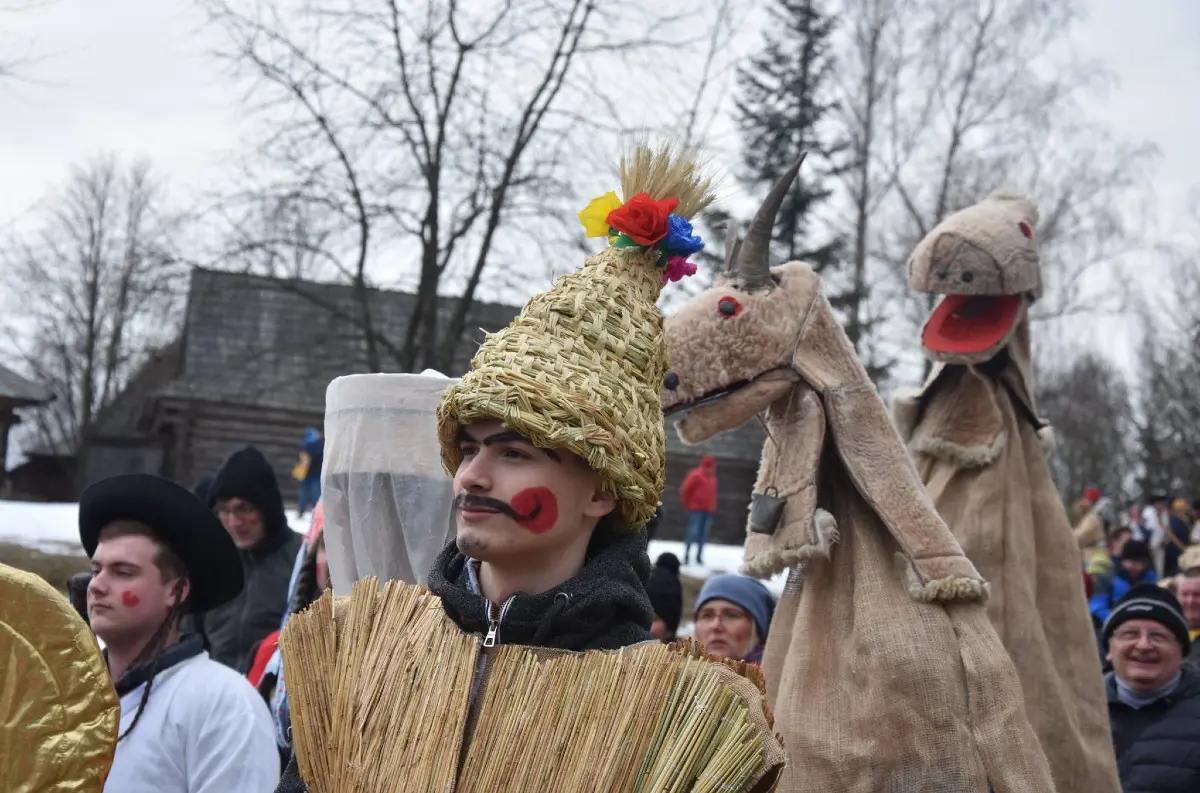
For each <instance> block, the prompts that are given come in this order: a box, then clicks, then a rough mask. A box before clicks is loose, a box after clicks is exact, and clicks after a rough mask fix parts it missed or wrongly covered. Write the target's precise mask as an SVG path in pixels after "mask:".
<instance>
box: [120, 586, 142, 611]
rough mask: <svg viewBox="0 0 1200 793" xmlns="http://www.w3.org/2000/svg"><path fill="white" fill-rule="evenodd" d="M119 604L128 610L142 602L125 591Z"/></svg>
mask: <svg viewBox="0 0 1200 793" xmlns="http://www.w3.org/2000/svg"><path fill="white" fill-rule="evenodd" d="M121 602H122V603H124V604H125V605H126V606H128V607H129V608H133V607H134V606H136V605H137V604H139V603H141V602H142V600H141V598H139V597H138V596H137V595H135V594H133V593H132V592H130V591H129V590H128V589H127V590H125V591H124V592H122V593H121Z"/></svg>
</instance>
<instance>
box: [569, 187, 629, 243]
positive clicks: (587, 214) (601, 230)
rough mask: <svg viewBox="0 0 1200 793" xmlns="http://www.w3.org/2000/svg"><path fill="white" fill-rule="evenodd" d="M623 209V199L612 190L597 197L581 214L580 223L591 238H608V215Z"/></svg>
mask: <svg viewBox="0 0 1200 793" xmlns="http://www.w3.org/2000/svg"><path fill="white" fill-rule="evenodd" d="M620 208H621V199H620V198H618V197H617V194H616V193H614V192H613V191H612V190H609V191H608V192H607V193H605V194H604V195H602V196H597V197H596V198H593V199H592V200H591V201H589V202H588V205H587V206H586V207H584V208H583V211H582V212H580V213H579V222H580V223H582V224H583V229H584V231H585V232H586V233H587V235H588V236H589V237H607V236H608V232H609V225H608V213H609V212H612V211H613V210H614V209H620Z"/></svg>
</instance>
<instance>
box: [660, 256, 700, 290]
mask: <svg viewBox="0 0 1200 793" xmlns="http://www.w3.org/2000/svg"><path fill="white" fill-rule="evenodd" d="M695 274H696V265H695V264H693V263H692V262H689V261H688V260H687V257H684V256H671V257H668V259H667V266H666V267H665V268H664V269H663V277H662V278H663V283H664V284H665V283H666V282H667V281H678V280H680V279H681V278H686V277H687V276H689V275H695Z"/></svg>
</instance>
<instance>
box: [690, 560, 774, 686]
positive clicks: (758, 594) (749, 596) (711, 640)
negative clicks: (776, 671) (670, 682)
mask: <svg viewBox="0 0 1200 793" xmlns="http://www.w3.org/2000/svg"><path fill="white" fill-rule="evenodd" d="M774 612H775V600H774V599H773V598H772V597H771V593H770V592H768V591H767V588H766V587H765V586H763V585H762V583H760V582H759V581H756V580H755V579H753V578H747V577H746V576H743V575H715V576H713V577H712V578H710V579H708V580H707V581H705V582H704V586H703V587H702V588H701V589H700V595H699V597H697V598H696V611H695V615H694V616H695V620H696V640H697V641H698V642H700V644H701V645H703V647H704V649H705V650H706V651H708V652H709V653H711V654H713V655H717V656H720V657H722V658H736V659H737V660H740V661H748V662H751V663H756V664H757V663H760V662H761V661H762V651H763V645H764V644H765V643H766V641H767V631H768V630H769V629H770V626H771V616H772V614H774Z"/></svg>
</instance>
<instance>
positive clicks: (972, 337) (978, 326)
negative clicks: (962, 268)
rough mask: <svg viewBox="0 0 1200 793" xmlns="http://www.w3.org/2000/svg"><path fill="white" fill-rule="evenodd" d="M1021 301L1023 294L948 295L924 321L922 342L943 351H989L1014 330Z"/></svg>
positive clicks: (937, 350) (959, 353) (960, 352)
mask: <svg viewBox="0 0 1200 793" xmlns="http://www.w3.org/2000/svg"><path fill="white" fill-rule="evenodd" d="M1021 300H1022V298H1021V296H1020V295H1002V296H996V295H946V296H945V297H944V298H943V299H942V302H941V303H939V304H938V305H937V308H935V309H934V310H933V314H932V315H930V317H929V321H928V322H927V323H926V324H925V330H924V332H923V333H922V334H921V343H922V344H924V345H925V347H926V348H927V349H930V350H933V351H934V352H941V353H952V354H957V355H972V354H975V353H981V352H986V351H988V350H990V349H992V348H993V347H995V346H996V345H997V344H1000V343H1001V342H1002V341H1004V338H1005V336H1007V335H1008V334H1009V332H1010V331H1011V330H1012V327H1013V324H1014V323H1015V322H1016V321H1017V316H1018V315H1019V314H1020V312H1021Z"/></svg>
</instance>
